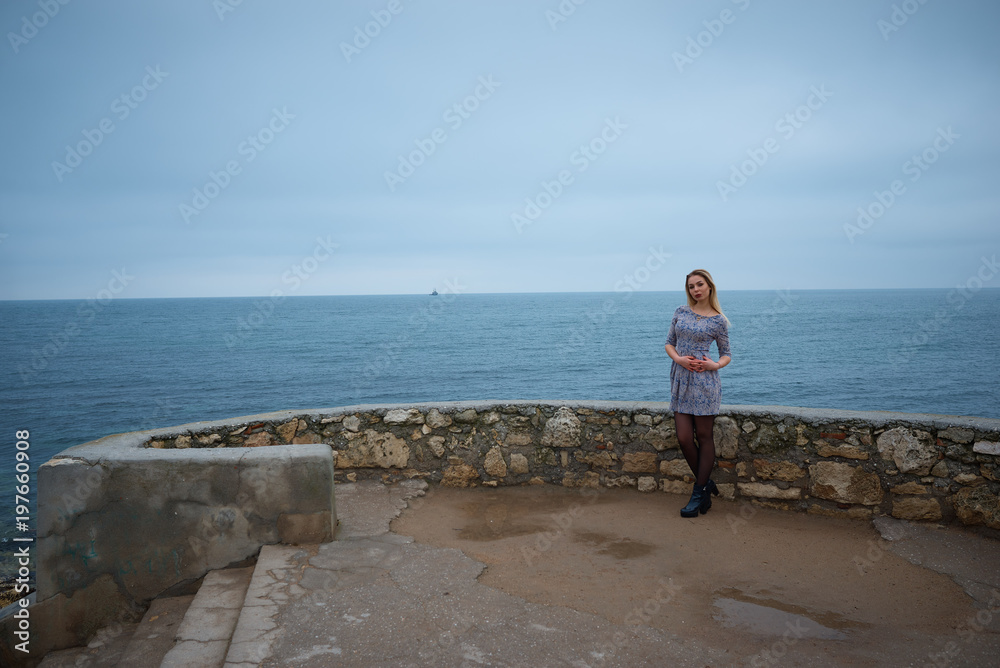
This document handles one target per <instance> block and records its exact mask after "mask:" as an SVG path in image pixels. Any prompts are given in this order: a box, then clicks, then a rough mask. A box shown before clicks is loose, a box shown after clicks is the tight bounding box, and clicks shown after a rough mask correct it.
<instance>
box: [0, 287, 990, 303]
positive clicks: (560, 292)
mask: <svg viewBox="0 0 1000 668" xmlns="http://www.w3.org/2000/svg"><path fill="white" fill-rule="evenodd" d="M955 289H958V288H956V287H946V288H940V287H937V288H734V289H729V290H720V291H719V294H720V295H722V294H725V293H727V292H880V291H901V290H955ZM980 290H1000V286H985V285H984V286H983V287H981V288H979V290H976V292H979V291H980ZM683 292H684V291H683V290H622V291H615V290H552V291H536V292H447V293H438V296H452V297H458V296H462V295H480V296H487V295H631V294H636V293H642V294H664V295H665V294H683ZM421 296H423V297H432V296H435V295H432V294H430V293H427V292H371V293H345V294H317V295H294V294H292V295H288V294H282V295H200V296H191V295H188V296H167V297H113V298H112V299H113V301H141V300H152V299H286V298H303V297H421ZM60 301H62V302H77V301H99V299H98V298H95V297H25V298H15V299H0V303H5V302H60Z"/></svg>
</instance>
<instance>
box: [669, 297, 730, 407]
mask: <svg viewBox="0 0 1000 668" xmlns="http://www.w3.org/2000/svg"><path fill="white" fill-rule="evenodd" d="M712 341H715V345H716V346H717V347H718V349H719V357H722V356H723V355H725V356H728V357H730V358H732V354H731V353H730V351H729V326H728V325H727V324H726V319H725V318H724V317H722V316H721V315H713V316H709V317H706V316H703V315H698V314H697V313H695V312H694V311H692V310H691V307H690V306H687V305H684V306H681V307H679V308H678V309H677V310H676V311H674V317H673V320H671V321H670V332H669V333H668V334H667V343H668V344H670V345H672V346H673V347H674V348H675V349H676V350H677V354H678V355H680V356H682V357H686V356H688V355H691V356H693V357H696V358H697V359H701V358H702V356H703V355H706V356H708V357H711V355H709V348H710V347H711V346H712ZM721 403H722V381H721V380H719V372H718V371H701V372H695V371H688V370H687V369H685V368H684V367H682V366H681V365H680V364H678V363H677V362H673V363H672V364H671V366H670V410H672V411H673V412H675V413H688V414H690V415H718V414H719V405H720V404H721Z"/></svg>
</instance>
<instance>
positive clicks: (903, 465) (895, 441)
mask: <svg viewBox="0 0 1000 668" xmlns="http://www.w3.org/2000/svg"><path fill="white" fill-rule="evenodd" d="M876 444H877V445H878V451H879V454H880V455H881V456H882V459H884V460H885V461H887V462H888V461H890V460H891V461H892V462H894V463H895V464H896V468H898V469H899V471H900V472H901V473H913V474H916V475H927V474H928V473H930V471H931V467H932V466H934V464H936V463H937V461H938V451H937V448H936V447H935V446H934V441H933V439H932V438H931V435H930V434H928V433H927V432H925V431H920V430H916V429H914V430H910V429H905V428H903V427H896V428H895V429H890V430H888V431H885V432H883V433H882V434H880V435H879V437H878V440H877V441H876Z"/></svg>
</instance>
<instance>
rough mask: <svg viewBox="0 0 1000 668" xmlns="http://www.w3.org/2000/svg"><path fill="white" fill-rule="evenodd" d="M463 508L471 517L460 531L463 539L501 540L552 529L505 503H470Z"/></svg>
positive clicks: (459, 535) (460, 536)
mask: <svg viewBox="0 0 1000 668" xmlns="http://www.w3.org/2000/svg"><path fill="white" fill-rule="evenodd" d="M463 509H464V510H465V511H466V515H467V516H468V518H469V519H468V522H467V523H466V525H465V526H464V527H462V529H460V530H459V532H458V537H459V538H461V539H463V540H476V541H488V540H501V539H503V538H511V537H513V536H524V535H527V534H530V533H538V532H540V531H546V530H551V529H552V527H546V526H545V525H544V524H541V523H539V522H534V521H530V520H528V519H527V518H525V517H523V516H520V515H519V514H518V513H517V511H513V512H512V510H511V508H510V506H509V505H508V504H505V503H489V504H480V503H477V504H469V505H467V506H465V507H464V508H463Z"/></svg>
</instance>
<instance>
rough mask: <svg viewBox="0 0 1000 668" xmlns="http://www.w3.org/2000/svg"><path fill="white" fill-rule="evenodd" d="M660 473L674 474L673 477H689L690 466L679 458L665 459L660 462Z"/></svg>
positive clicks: (690, 474)
mask: <svg viewBox="0 0 1000 668" xmlns="http://www.w3.org/2000/svg"><path fill="white" fill-rule="evenodd" d="M660 475H669V476H674V477H675V478H685V477H691V476H692V473H691V467H690V466H688V463H687V460H686V459H683V458H680V459H665V460H663V461H661V462H660Z"/></svg>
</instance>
